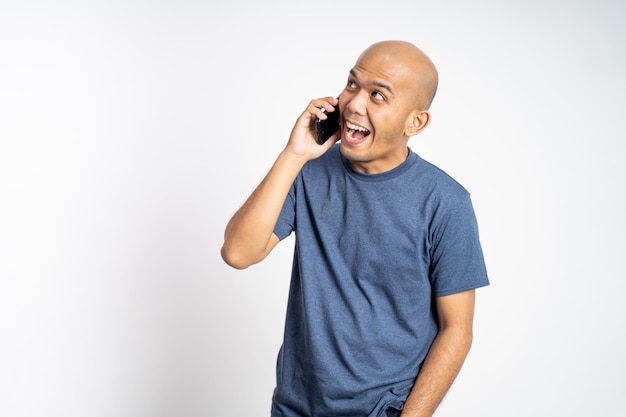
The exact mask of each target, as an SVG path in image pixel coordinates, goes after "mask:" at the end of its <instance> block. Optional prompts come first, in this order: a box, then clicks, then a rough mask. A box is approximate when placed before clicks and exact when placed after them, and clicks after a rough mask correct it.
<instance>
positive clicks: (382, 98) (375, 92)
mask: <svg viewBox="0 0 626 417" xmlns="http://www.w3.org/2000/svg"><path fill="white" fill-rule="evenodd" d="M372 97H373V98H375V99H376V100H384V99H385V96H383V95H382V94H380V92H379V91H374V92H372Z"/></svg>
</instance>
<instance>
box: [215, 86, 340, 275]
mask: <svg viewBox="0 0 626 417" xmlns="http://www.w3.org/2000/svg"><path fill="white" fill-rule="evenodd" d="M337 104H338V100H337V99H335V98H332V97H326V98H324V99H319V100H313V101H311V103H309V105H308V107H307V108H306V110H305V111H304V113H302V114H301V115H300V117H299V118H298V120H297V121H296V124H295V126H294V128H293V130H292V131H291V136H290V137H289V142H288V143H287V146H286V147H285V149H284V150H283V151H282V152H281V153H280V155H279V156H278V158H277V159H276V162H275V163H274V165H273V166H272V168H271V169H270V171H269V172H268V174H267V175H266V176H265V178H264V179H263V181H262V182H261V184H260V185H259V186H258V187H257V189H256V190H255V191H254V192H253V193H252V195H251V196H250V197H249V198H248V200H247V201H246V202H245V203H244V205H243V206H242V207H241V208H240V209H239V210H238V211H237V212H236V213H235V215H234V216H233V217H232V218H231V219H230V221H229V222H228V225H227V226H226V231H225V233H224V245H223V246H222V250H221V254H222V258H223V259H224V261H225V262H226V263H227V264H229V265H230V266H232V267H234V268H237V269H243V268H247V267H248V266H250V265H252V264H255V263H257V262H260V261H262V260H263V259H264V258H265V257H266V256H267V255H268V254H269V253H270V252H271V251H272V249H273V248H274V247H275V246H276V244H277V243H278V240H279V239H278V237H277V236H276V235H275V234H274V227H275V226H276V221H277V220H278V216H279V215H280V211H281V209H282V206H283V204H284V202H285V199H286V198H287V194H288V193H289V189H290V188H291V185H292V183H293V181H294V180H295V179H296V177H297V175H298V173H299V172H300V170H301V169H302V167H303V166H304V164H305V163H306V162H307V161H309V160H311V159H315V158H318V157H319V156H321V155H322V154H323V153H324V152H326V151H327V150H328V149H330V148H331V147H332V146H333V144H334V143H335V142H336V141H337V139H338V136H337V134H336V135H334V138H333V137H331V138H330V140H328V141H327V142H326V143H325V144H324V145H318V144H317V142H316V141H315V136H314V134H315V132H314V123H315V119H317V118H326V115H325V114H324V113H323V112H322V110H321V108H325V109H326V110H327V111H333V106H336V105H337ZM333 139H334V140H333Z"/></svg>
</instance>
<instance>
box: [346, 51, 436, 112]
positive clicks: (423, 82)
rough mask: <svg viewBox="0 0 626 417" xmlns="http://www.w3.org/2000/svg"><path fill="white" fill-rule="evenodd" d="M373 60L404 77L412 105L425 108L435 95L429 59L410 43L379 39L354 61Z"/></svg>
mask: <svg viewBox="0 0 626 417" xmlns="http://www.w3.org/2000/svg"><path fill="white" fill-rule="evenodd" d="M365 62H376V63H380V64H382V63H384V64H386V66H394V67H395V69H396V70H397V71H399V72H402V73H403V75H404V76H405V77H406V78H407V81H408V83H407V88H408V89H409V91H408V92H409V93H410V94H412V96H413V100H414V105H415V107H416V108H418V109H423V110H427V109H429V108H430V105H431V103H432V101H433V99H434V97H435V93H436V91H437V84H438V82H439V76H438V74H437V69H436V68H435V65H434V64H433V63H432V61H431V60H430V58H428V56H427V55H426V54H425V53H424V52H422V51H421V50H420V49H419V48H418V47H416V46H415V45H413V44H412V43H409V42H405V41H382V42H378V43H375V44H373V45H372V46H370V47H369V48H367V49H366V50H365V51H364V52H363V53H362V54H361V56H360V57H359V59H358V60H357V65H359V63H365Z"/></svg>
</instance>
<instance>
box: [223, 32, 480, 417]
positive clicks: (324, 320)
mask: <svg viewBox="0 0 626 417" xmlns="http://www.w3.org/2000/svg"><path fill="white" fill-rule="evenodd" d="M437 83H438V75H437V70H436V69H435V66H434V65H433V63H432V62H431V60H430V59H429V58H428V57H427V56H426V55H425V54H424V53H423V52H422V51H421V50H420V49H418V48H417V47H416V46H414V45H413V44H410V43H407V42H401V41H385V42H380V43H376V44H374V45H372V46H371V47H370V48H368V49H367V50H365V51H364V52H363V53H362V54H361V56H360V57H359V58H358V60H357V62H356V64H355V65H354V67H353V68H352V69H351V70H350V71H349V75H348V80H347V83H346V87H345V89H344V90H343V91H342V92H341V94H340V96H339V99H338V100H337V99H335V98H333V97H325V98H320V99H316V100H313V101H311V102H310V103H309V105H308V106H307V108H306V109H305V110H304V112H303V113H302V114H301V115H300V117H299V118H298V120H297V121H296V123H295V126H294V127H293V130H292V132H291V135H290V138H289V141H288V142H287V145H286V146H285V148H284V149H283V151H282V152H281V153H280V154H279V156H278V158H277V159H276V161H275V163H274V165H273V166H272V168H271V169H270V171H269V172H268V174H267V176H266V177H265V178H264V179H263V181H262V182H261V184H260V185H259V186H258V188H257V189H256V190H255V191H254V192H253V193H252V195H251V196H250V197H249V199H248V200H247V201H246V203H245V204H244V205H243V206H242V207H241V208H240V209H239V210H238V211H237V212H236V213H235V215H234V216H233V218H232V219H231V220H230V222H229V223H228V225H227V226H226V232H225V239H224V245H223V247H222V257H223V259H224V260H225V261H226V262H227V263H228V264H229V265H231V266H233V267H235V268H246V267H248V266H250V265H252V264H254V263H257V262H260V261H261V260H263V259H264V258H265V257H266V256H267V255H268V254H269V253H270V252H271V251H272V249H273V248H274V247H275V246H276V245H277V244H278V242H280V241H281V240H282V239H284V238H285V237H287V236H289V235H290V234H291V233H292V232H293V233H295V236H296V246H295V251H294V260H293V269H292V276H291V287H290V291H289V301H288V307H287V316H286V321H285V334H284V340H283V345H282V347H281V349H280V352H279V356H278V364H277V373H276V378H277V384H276V388H275V390H274V395H273V401H272V410H271V416H272V417H296V416H297V417H305V416H306V417H318V416H327V417H328V416H331V417H339V416H346V417H348V416H349V417H359V416H376V417H391V416H400V415H401V416H402V417H410V416H414V417H418V416H420V417H422V416H431V415H432V414H433V413H434V411H435V409H436V408H437V406H438V405H439V403H440V402H441V400H442V398H443V397H444V395H445V393H446V392H447V391H448V389H449V387H450V385H451V384H452V382H453V380H454V379H455V377H456V375H457V374H458V372H459V370H460V368H461V365H462V364H463V362H464V360H465V357H466V355H467V353H468V351H469V349H470V345H471V342H472V323H473V313H474V293H475V289H476V288H479V287H482V286H485V285H488V283H489V281H488V278H487V274H486V269H485V265H484V261H483V255H482V250H481V246H480V242H479V239H478V229H477V224H476V219H475V215H474V211H473V208H472V203H471V200H470V196H469V193H468V192H467V191H466V190H465V189H464V188H463V187H462V186H461V185H459V184H458V183H457V182H456V181H455V180H453V179H452V178H451V177H449V176H448V175H447V174H446V173H444V172H443V171H442V170H440V169H438V168H436V167H435V166H434V165H431V164H430V163H428V162H426V161H425V160H423V159H422V158H420V157H419V156H418V155H417V154H416V153H414V152H413V151H412V150H411V149H410V148H409V147H408V141H409V138H411V137H412V136H415V135H417V134H419V133H420V132H421V131H422V130H424V128H426V126H428V123H429V122H430V117H431V116H430V113H429V107H430V104H431V102H432V100H433V97H434V95H435V91H436V89H437ZM334 111H339V114H340V124H341V127H340V129H339V130H338V131H337V133H336V134H334V135H333V136H332V137H331V138H330V140H328V141H327V142H325V143H324V144H322V145H319V144H318V143H317V141H316V137H315V121H316V119H326V118H327V117H328V114H330V113H331V112H334ZM337 142H338V143H337Z"/></svg>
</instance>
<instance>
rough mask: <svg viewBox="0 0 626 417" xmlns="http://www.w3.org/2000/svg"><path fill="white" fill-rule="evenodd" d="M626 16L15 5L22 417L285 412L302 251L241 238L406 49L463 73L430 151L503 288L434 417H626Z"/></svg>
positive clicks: (15, 318)
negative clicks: (314, 136)
mask: <svg viewBox="0 0 626 417" xmlns="http://www.w3.org/2000/svg"><path fill="white" fill-rule="evenodd" d="M625 16H626V3H624V2H621V1H617V0H615V1H602V0H597V1H580V0H579V1H556V0H541V1H525V2H520V1H509V2H506V1H496V0H492V1H473V2H469V1H461V0H458V1H437V2H434V1H431V2H422V1H401V2H394V1H384V2H381V1H379V0H376V1H365V0H360V1H349V2H340V1H335V0H332V1H316V2H286V1H284V2H283V1H280V2H261V1H258V2H257V1H252V0H250V1H228V2H226V1H225V2H211V1H204V2H201V1H190V0H179V1H165V0H162V1H153V2H148V1H143V2H141V1H121V0H120V1H104V0H102V1H98V2H84V1H76V2H40V3H34V2H29V1H20V2H17V1H16V2H9V1H2V2H0V415H2V416H6V417H22V416H24V417H25V416H28V417H39V416H42V417H43V416H46V417H50V416H64V417H66V416H77V417H78V416H80V417H84V416H90V417H112V416H115V417H155V416H156V417H170V416H172V417H179V416H185V417H196V416H198V417H199V416H238V417H256V416H268V415H269V406H270V398H271V393H272V389H273V385H274V364H275V358H276V354H277V351H278V348H279V346H280V342H281V337H282V326H283V322H284V311H285V306H286V295H287V286H288V281H289V271H290V266H291V256H292V249H293V240H292V238H290V239H288V240H287V241H286V242H284V243H283V244H282V245H280V246H279V247H278V248H277V249H276V251H275V252H274V253H272V254H271V255H270V257H269V258H268V259H267V260H266V261H265V262H264V263H262V264H259V265H256V266H254V267H252V268H250V269H248V270H245V271H235V270H233V269H230V268H228V267H227V266H226V265H224V264H223V262H222V261H221V259H220V257H219V248H220V246H221V243H222V233H223V229H224V226H225V225H226V222H227V221H228V219H229V218H230V216H231V215H232V214H233V212H234V211H235V210H236V209H237V208H238V207H239V206H240V205H241V204H242V203H243V201H244V200H245V198H246V197H247V196H248V195H249V193H250V192H251V191H252V190H253V189H254V187H255V186H256V185H257V184H258V182H259V181H260V180H261V179H262V177H263V175H264V174H265V173H266V172H267V170H268V169H269V167H270V166H271V164H272V162H273V160H274V158H275V157H276V155H277V154H278V152H279V151H280V150H281V149H282V147H283V145H284V143H285V141H286V140H287V137H288V135H289V132H290V129H291V126H292V125H293V123H294V121H295V118H296V117H297V116H298V115H299V114H300V112H301V111H302V110H303V109H304V107H305V106H306V104H307V103H308V101H309V100H310V99H312V98H315V97H319V96H326V95H335V94H337V93H338V92H339V91H340V90H341V89H342V88H343V85H344V83H345V79H346V75H347V73H348V70H349V69H350V67H351V66H352V64H353V63H354V61H355V60H356V58H357V57H358V55H359V53H360V52H361V51H362V50H363V49H364V48H366V47H367V46H369V45H370V44H371V43H373V42H375V41H378V40H383V39H405V40H409V41H412V42H414V43H416V44H417V45H418V46H420V47H421V48H422V49H423V50H425V51H426V52H427V53H428V54H429V55H430V56H431V58H432V59H433V61H434V62H435V63H436V65H437V66H438V68H439V71H440V77H441V83H440V89H439V93H438V96H437V98H436V100H435V104H434V105H433V107H432V109H431V110H432V113H433V122H432V124H431V125H430V126H429V127H428V129H427V130H426V131H425V132H424V133H423V134H421V135H420V136H417V137H415V138H413V139H412V140H411V142H410V145H411V147H412V148H413V149H414V150H415V151H416V152H418V153H419V154H420V155H421V156H422V157H424V158H426V159H428V160H429V161H431V162H433V163H435V164H436V165H438V166H440V167H441V168H443V169H444V170H446V171H447V172H448V173H450V174H451V175H452V176H454V177H455V178H456V179H457V180H459V181H460V182H461V183H462V184H463V185H465V186H466V188H468V189H469V190H470V191H471V193H472V196H473V201H474V204H475V209H476V212H477V215H478V220H479V225H480V230H481V238H482V242H483V247H484V251H485V257H486V260H487V263H488V270H489V274H490V278H491V281H492V285H491V286H490V287H488V288H486V289H481V290H479V292H478V300H477V303H478V304H477V311H476V325H475V343H474V346H473V350H472V352H471V353H470V356H469V357H468V360H467V362H466V365H465V367H464V369H463V371H462V373H461V375H460V376H459V378H458V380H457V381H456V383H455V385H454V387H453V388H452V390H451V392H450V393H449V395H448V397H447V398H446V400H445V401H444V403H443V404H442V406H441V407H440V409H439V411H438V413H437V415H438V416H440V417H444V416H449V417H451V416H466V417H470V416H476V417H484V416H494V417H496V416H497V417H501V416H508V417H517V416H520V417H521V416H524V417H527V416H566V415H567V416H581V417H582V416H603V417H609V416H615V417H618V416H619V417H623V416H624V415H626V406H625V405H624V398H623V397H624V392H625V391H624V390H625V387H626V383H625V377H624V375H626V356H625V355H624V353H625V352H626V323H625V322H624V321H625V318H626V308H625V307H624V303H623V299H624V289H625V288H624V287H625V286H624V279H625V278H626V273H625V272H624V257H625V256H626V250H625V249H626V244H625V240H624V235H625V233H626V224H625V221H624V214H625V213H626V210H625V209H626V201H625V198H626V195H625V193H626V172H625V171H626V170H625V169H624V163H625V162H626V146H625V144H624V140H625V137H624V133H623V131H624V129H623V123H624V119H625V114H626V109H625V105H624V103H625V100H626V82H625V81H624V80H625V79H626V52H625V51H626V26H624V24H623V23H624V17H625Z"/></svg>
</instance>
